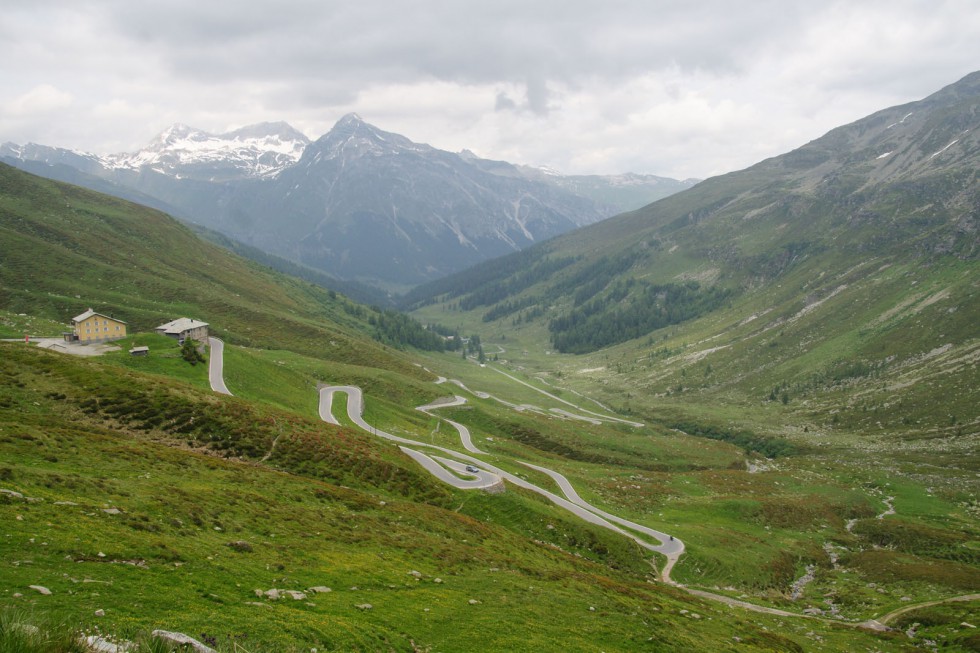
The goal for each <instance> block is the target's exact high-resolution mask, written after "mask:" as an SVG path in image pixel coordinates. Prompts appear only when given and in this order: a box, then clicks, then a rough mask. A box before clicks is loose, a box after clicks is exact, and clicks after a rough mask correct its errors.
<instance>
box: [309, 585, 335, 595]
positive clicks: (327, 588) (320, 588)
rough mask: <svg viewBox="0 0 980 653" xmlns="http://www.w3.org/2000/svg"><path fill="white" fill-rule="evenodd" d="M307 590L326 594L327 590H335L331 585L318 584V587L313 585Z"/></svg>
mask: <svg viewBox="0 0 980 653" xmlns="http://www.w3.org/2000/svg"><path fill="white" fill-rule="evenodd" d="M307 591H309V592H313V593H314V594H326V593H327V592H332V591H333V590H332V589H330V588H329V587H324V586H323V585H317V586H316V587H311V588H310V589H309V590H307Z"/></svg>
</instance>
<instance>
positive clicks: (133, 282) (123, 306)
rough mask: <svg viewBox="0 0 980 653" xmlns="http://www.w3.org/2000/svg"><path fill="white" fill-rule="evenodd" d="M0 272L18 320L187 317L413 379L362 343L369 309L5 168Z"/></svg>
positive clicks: (119, 206)
mask: <svg viewBox="0 0 980 653" xmlns="http://www.w3.org/2000/svg"><path fill="white" fill-rule="evenodd" d="M0 265H2V268H0V270H2V274H0V307H3V308H4V309H6V310H7V311H9V312H11V313H14V314H18V313H25V314H29V315H32V316H34V317H38V318H46V319H48V320H51V321H55V322H61V323H62V324H65V323H67V322H68V321H69V320H70V319H71V318H72V317H73V316H75V315H78V314H79V313H81V312H83V311H84V310H85V309H86V308H88V307H91V308H94V309H95V310H96V311H100V312H105V313H107V314H112V315H114V316H116V317H118V318H120V319H123V320H125V321H127V322H128V323H129V327H130V330H131V331H134V330H135V331H145V330H151V329H152V328H153V327H155V326H157V325H159V324H161V323H163V322H165V321H169V320H171V319H174V318H176V317H180V316H189V317H194V318H196V319H201V320H204V321H206V322H208V323H210V324H211V326H212V330H213V332H215V333H216V334H217V335H220V336H221V337H223V338H226V339H227V340H228V341H230V342H234V343H240V344H246V345H253V346H280V347H283V346H285V347H289V348H290V349H293V350H295V351H302V352H305V353H310V354H314V355H316V356H318V357H322V358H328V359H329V358H332V359H335V360H345V361H348V362H354V363H362V364H367V365H377V366H385V367H391V368H397V369H401V370H402V371H404V372H406V373H409V374H412V373H414V372H413V370H414V368H412V367H411V366H410V365H409V364H408V362H407V360H406V359H405V358H404V356H401V355H398V354H396V353H394V352H392V351H391V350H389V349H387V348H385V347H383V346H382V345H380V344H375V343H372V342H370V340H369V339H367V338H365V337H364V336H365V335H373V334H374V333H376V329H375V328H374V327H373V326H372V325H371V324H369V321H370V320H371V319H372V316H379V315H380V313H378V312H377V311H375V310H373V309H368V308H366V307H364V306H361V305H358V304H355V303H353V302H351V301H349V300H347V299H345V298H344V297H343V296H341V295H338V294H337V293H335V292H331V291H328V290H326V289H324V288H322V287H319V286H315V285H313V284H311V283H308V282H305V281H300V280H298V279H295V278H293V277H287V276H285V275H282V274H278V273H275V272H273V271H272V270H270V269H269V268H265V267H263V266H260V265H258V264H255V263H251V262H249V261H247V260H245V259H242V258H239V257H237V256H234V255H232V254H230V253H228V252H227V251H226V250H223V249H221V248H219V247H217V246H214V245H211V244H209V243H207V242H205V241H202V240H201V239H199V238H198V237H196V236H195V235H194V234H193V233H192V232H191V231H190V230H189V229H188V228H186V227H184V226H183V225H181V224H179V223H178V222H176V221H175V220H173V219H172V218H170V217H168V216H166V215H164V214H162V213H159V212H158V211H155V210H152V209H148V208H145V207H141V206H139V205H135V204H131V203H129V202H126V201H124V200H118V199H115V198H111V197H108V196H105V195H99V194H98V193H94V192H91V191H87V190H84V189H82V188H78V187H75V186H68V185H65V184H61V183H58V182H54V181H50V180H45V179H42V178H40V177H34V176H32V175H29V174H26V173H23V172H21V171H18V170H16V169H15V168H11V167H9V166H6V165H0ZM61 330H64V327H63V328H62V329H58V330H55V331H54V332H53V333H49V334H48V335H60V331H61ZM37 335H45V334H44V333H41V334H37Z"/></svg>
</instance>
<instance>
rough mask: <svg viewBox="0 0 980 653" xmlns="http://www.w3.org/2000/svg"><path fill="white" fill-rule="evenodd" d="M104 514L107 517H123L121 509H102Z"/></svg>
mask: <svg viewBox="0 0 980 653" xmlns="http://www.w3.org/2000/svg"><path fill="white" fill-rule="evenodd" d="M102 512H104V513H105V514H107V515H121V514H122V510H120V509H119V508H103V509H102Z"/></svg>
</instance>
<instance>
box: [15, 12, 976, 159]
mask: <svg viewBox="0 0 980 653" xmlns="http://www.w3.org/2000/svg"><path fill="white" fill-rule="evenodd" d="M974 4H975V3H974V2H973V1H972V0H934V1H933V2H929V3H925V2H920V1H918V0H864V1H862V2H860V3H854V2H845V1H830V2H824V3H815V2H812V1H810V0H752V1H750V2H744V3H740V4H739V5H738V8H737V10H736V11H733V10H732V5H731V3H730V1H729V0H700V1H699V2H697V3H691V2H688V1H687V0H656V1H654V2H651V1H650V0H610V1H609V2H603V3H599V2H595V1H594V0H537V1H536V2H533V3H528V2H526V1H524V0H521V1H518V0H496V1H495V2H492V3H491V2H479V3H476V2H445V1H444V0H414V1H413V2H403V3H391V2H390V1H388V0H384V1H382V0H359V1H358V2H356V3H324V2H322V1H320V0H278V1H277V2H275V3H273V2H263V1H258V0H257V1H255V2H249V3H241V2H239V1H238V0H209V1H208V2H201V1H200V0H170V1H169V2H167V3H157V2H152V3H142V2H132V0H79V1H78V2H71V3H66V2H59V1H57V0H34V1H33V2H31V3H15V6H13V7H10V8H6V9H5V14H4V21H3V23H2V24H0V38H3V40H4V43H5V46H6V50H7V52H9V53H15V54H16V56H8V57H5V58H3V60H0V79H2V80H3V82H2V83H0V129H2V130H3V133H0V139H3V140H14V141H17V142H23V141H25V140H27V139H28V138H30V139H33V140H38V141H40V142H46V143H48V144H52V145H62V146H70V147H77V148H81V149H89V150H93V151H97V152H102V151H117V150H118V149H126V148H136V147H139V146H141V145H142V144H144V143H145V142H147V141H148V140H149V139H150V138H151V137H152V136H153V135H154V134H155V133H157V132H158V131H160V130H161V129H163V128H165V127H166V126H167V125H168V124H169V123H172V122H177V121H180V122H184V123H187V124H191V125H194V126H197V127H201V128H203V129H206V130H209V131H223V130H224V129H226V128H228V127H229V126H240V125H245V124H250V123H254V122H259V121H264V120H286V121H288V122H290V123H292V124H294V125H295V126H297V127H299V128H301V129H303V130H304V131H306V132H307V134H308V135H309V136H311V137H314V138H315V137H318V136H320V135H321V134H322V133H323V132H324V131H326V130H327V129H329V128H330V126H331V125H332V123H333V122H334V121H335V120H336V119H338V118H340V117H341V116H342V115H343V114H345V113H347V112H349V111H357V112H359V113H361V114H362V115H363V116H364V117H365V119H368V120H370V121H372V122H375V124H377V126H379V127H380V128H382V129H386V130H389V131H398V132H400V133H403V134H404V135H406V136H408V137H409V138H412V139H413V140H418V141H423V142H430V143H431V144H433V145H434V146H437V147H442V148H445V149H462V148H469V149H473V150H474V151H477V152H479V153H480V154H481V155H484V156H490V157H492V158H499V159H510V160H514V161H515V162H518V163H529V164H536V165H547V166H550V167H554V168H557V169H560V170H564V171H566V172H582V173H584V172H621V171H625V170H634V171H637V172H650V173H656V174H668V175H672V176H699V177H700V176H705V175H708V174H714V173H716V172H723V171H726V170H731V169H733V167H744V166H747V165H750V164H751V163H754V162H755V161H757V160H759V159H761V158H764V157H766V156H772V155H774V154H778V153H780V152H783V151H786V150H788V149H791V148H792V147H795V146H798V145H800V144H802V143H804V142H806V141H808V140H811V139H813V138H816V137H817V136H819V135H821V134H822V133H823V132H825V131H827V130H829V129H831V128H833V127H835V126H837V125H839V124H842V123H844V122H849V121H852V120H855V119H857V118H860V117H862V116H863V115H866V114H868V113H870V112H872V111H875V110H877V109H881V108H884V107H885V106H889V105H891V104H898V103H902V102H908V101H911V100H914V99H919V98H921V97H923V96H925V95H927V94H928V93H930V92H933V91H935V90H938V89H939V88H940V87H941V86H944V85H946V84H949V83H952V82H953V81H955V80H956V79H958V78H959V77H962V76H963V75H965V74H967V73H969V72H971V71H972V70H973V69H975V68H976V67H977V62H978V61H980V12H977V11H976V10H975V8H974V6H973V5H974ZM35 91H36V92H35ZM32 102H33V103H34V104H33V105H32V104H31V103H32ZM59 103H60V104H59ZM34 105H36V106H38V107H47V108H45V109H43V110H39V111H37V112H36V113H33V115H32V112H31V110H30V109H28V108H27V107H29V106H34Z"/></svg>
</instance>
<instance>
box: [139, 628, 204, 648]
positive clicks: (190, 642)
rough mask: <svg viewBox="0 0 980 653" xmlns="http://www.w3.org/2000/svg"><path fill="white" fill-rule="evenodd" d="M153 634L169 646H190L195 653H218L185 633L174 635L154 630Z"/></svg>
mask: <svg viewBox="0 0 980 653" xmlns="http://www.w3.org/2000/svg"><path fill="white" fill-rule="evenodd" d="M151 634H152V635H153V637H156V638H157V639H161V640H163V641H164V642H167V643H169V644H175V645H177V646H184V645H187V646H190V647H191V649H192V650H194V651H195V653H218V652H217V651H215V650H214V649H213V648H211V647H210V646H205V645H204V644H202V643H201V642H199V641H197V640H196V639H194V638H193V637H191V636H189V635H185V634H184V633H172V632H170V631H167V630H154V631H153V633H151Z"/></svg>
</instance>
